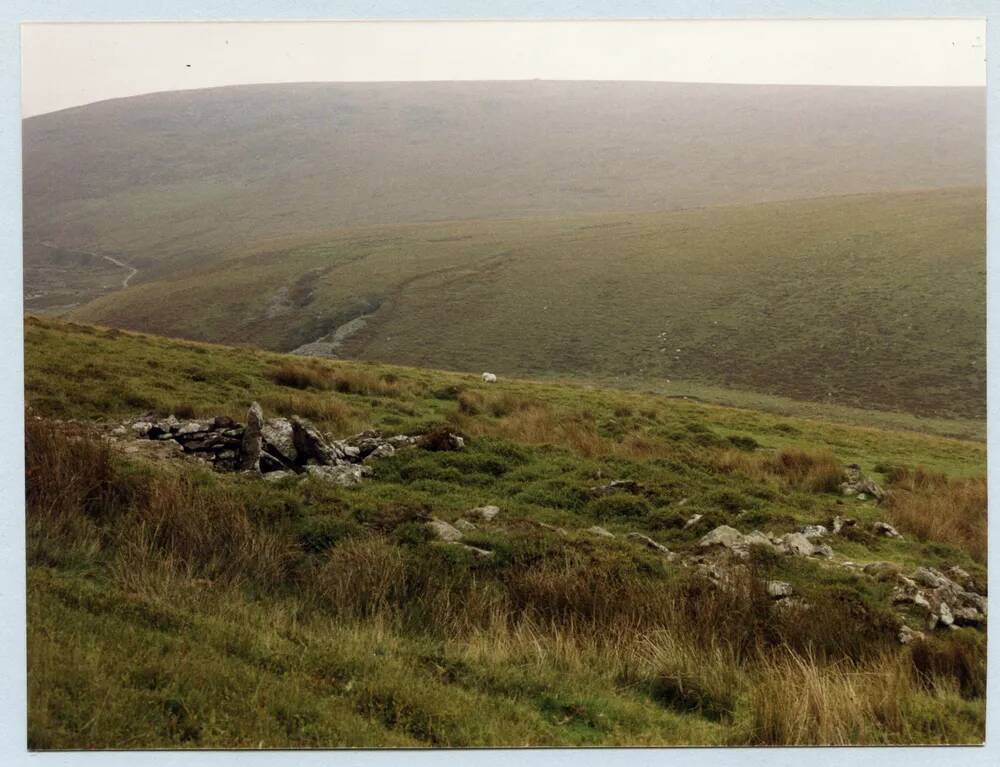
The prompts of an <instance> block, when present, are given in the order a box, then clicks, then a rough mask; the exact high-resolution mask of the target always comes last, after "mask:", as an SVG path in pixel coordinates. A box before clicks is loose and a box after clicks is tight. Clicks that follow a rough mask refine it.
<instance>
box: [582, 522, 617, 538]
mask: <svg viewBox="0 0 1000 767" xmlns="http://www.w3.org/2000/svg"><path fill="white" fill-rule="evenodd" d="M587 532H588V533H593V534H594V535H599V536H600V537H602V538H614V537H615V534H614V533H612V532H609V531H608V530H605V529H604V528H603V527H601V526H600V525H594V526H593V527H588V528H587Z"/></svg>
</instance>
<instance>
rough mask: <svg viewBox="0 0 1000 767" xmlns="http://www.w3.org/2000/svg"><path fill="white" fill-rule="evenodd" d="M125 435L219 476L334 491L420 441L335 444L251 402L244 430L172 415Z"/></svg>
mask: <svg viewBox="0 0 1000 767" xmlns="http://www.w3.org/2000/svg"><path fill="white" fill-rule="evenodd" d="M128 429H131V431H132V433H133V434H134V435H135V436H136V437H138V438H145V439H149V440H156V441H159V442H168V443H175V444H176V445H177V446H179V452H182V453H184V454H186V455H188V456H190V457H192V458H196V459H199V460H202V461H204V462H206V463H209V464H211V465H212V466H213V467H214V468H216V469H218V470H220V471H249V472H254V473H260V474H262V475H263V477H264V479H267V480H277V479H281V478H284V477H289V476H294V475H312V476H315V477H317V478H319V479H323V480H327V481H330V482H334V483H336V484H339V485H353V484H356V483H358V482H360V481H361V479H362V478H363V477H365V476H368V475H370V474H371V472H372V468H371V463H372V462H373V461H375V460H377V459H379V458H386V457H388V456H391V455H393V454H394V453H395V452H396V451H397V450H399V449H402V448H406V447H412V446H415V445H420V444H422V441H423V440H424V439H425V437H419V436H408V435H405V434H398V435H395V436H391V437H385V436H383V435H382V434H381V432H378V431H365V432H362V433H360V434H355V435H354V436H353V437H348V438H347V439H343V440H335V439H331V438H329V437H328V436H327V435H325V434H324V433H323V432H321V431H320V430H319V429H317V428H316V427H315V426H314V425H313V424H311V423H310V422H309V421H307V420H306V419H305V418H300V417H299V416H292V417H291V418H266V419H265V418H264V413H263V410H262V409H261V407H260V405H258V404H257V403H256V402H254V403H253V404H252V405H251V406H250V409H249V410H248V411H247V422H246V424H240V423H236V422H235V421H233V420H232V419H231V418H228V417H226V416H216V417H215V418H210V419H205V420H180V419H178V418H176V417H175V416H173V415H171V416H169V417H167V418H157V417H156V416H153V415H148V416H143V417H142V418H140V419H138V420H136V421H133V422H130V423H128V424H126V425H125V426H124V428H123V429H122V431H127V430H128ZM447 437H448V439H447V440H446V442H447V445H448V447H449V449H455V450H458V449H461V448H462V447H463V446H464V442H463V440H462V438H461V437H460V436H458V435H457V434H448V435H447ZM439 443H440V438H439V439H438V441H437V442H436V443H435V445H434V449H441V448H440V444H439ZM175 449H176V448H175Z"/></svg>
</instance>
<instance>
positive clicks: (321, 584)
mask: <svg viewBox="0 0 1000 767" xmlns="http://www.w3.org/2000/svg"><path fill="white" fill-rule="evenodd" d="M308 588H309V591H310V593H311V594H313V595H314V596H315V597H316V598H317V600H318V601H319V602H320V604H322V605H324V606H326V607H327V608H329V609H331V610H333V611H334V612H335V613H336V614H338V615H343V616H347V617H352V618H365V617H373V616H376V615H383V616H384V615H390V614H392V613H394V610H393V607H394V606H397V605H399V604H401V603H402V602H403V600H404V599H405V596H406V593H405V592H406V568H405V563H404V561H403V555H402V552H401V551H400V549H399V547H397V546H392V545H390V544H389V543H388V542H387V541H386V540H385V539H384V538H382V537H381V536H371V537H368V538H357V539H349V540H347V541H344V542H343V543H341V544H340V545H339V546H337V547H335V548H334V549H333V550H332V551H331V552H330V554H329V556H328V557H327V559H326V561H325V562H324V563H323V564H322V565H321V566H320V567H319V568H318V570H317V571H316V572H315V573H314V574H313V575H312V576H311V577H310V579H309V587H308Z"/></svg>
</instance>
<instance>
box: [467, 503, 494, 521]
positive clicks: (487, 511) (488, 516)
mask: <svg viewBox="0 0 1000 767" xmlns="http://www.w3.org/2000/svg"><path fill="white" fill-rule="evenodd" d="M466 513H467V514H469V515H470V516H473V517H478V518H479V519H481V520H483V522H492V521H493V520H494V519H496V517H497V515H498V514H499V513H500V507H499V506H477V507H476V508H474V509H469V511H468V512H466Z"/></svg>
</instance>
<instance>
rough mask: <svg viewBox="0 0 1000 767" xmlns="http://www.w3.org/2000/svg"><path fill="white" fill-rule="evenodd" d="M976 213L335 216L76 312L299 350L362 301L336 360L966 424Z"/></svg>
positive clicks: (978, 272)
mask: <svg viewBox="0 0 1000 767" xmlns="http://www.w3.org/2000/svg"><path fill="white" fill-rule="evenodd" d="M984 226H985V213H984V197H983V191H982V189H979V188H970V189H950V190H939V191H930V192H912V193H894V194H879V195H855V196H846V197H831V198H822V199H812V200H799V201H795V202H785V203H767V204H758V205H749V206H740V207H729V208H708V209H696V210H688V211H679V212H670V213H654V214H629V215H600V216H590V217H580V218H561V219H549V220H546V219H533V220H517V221H469V222H457V223H442V224H427V225H420V226H399V227H384V228H380V229H369V230H359V229H356V230H344V231H342V232H341V233H338V234H333V235H331V236H330V238H329V239H328V240H326V241H322V242H313V243H310V244H306V245H298V246H288V247H283V248H277V246H274V247H272V248H270V249H264V250H263V251H261V252H257V253H255V254H252V255H234V256H232V257H230V258H227V259H223V260H222V261H210V262H209V263H208V264H207V265H206V266H203V267H201V268H194V269H186V270H185V271H183V272H180V273H176V274H172V275H168V276H165V277H163V278H162V279H153V278H151V279H150V281H149V282H147V283H146V284H139V285H136V286H135V287H134V288H130V289H129V290H126V291H122V292H116V293H113V294H111V295H108V296H105V297H103V298H100V299H98V300H96V301H94V302H92V303H90V304H88V305H86V306H84V307H82V308H80V309H77V310H75V311H73V312H72V315H71V316H72V317H74V318H78V319H81V320H84V321H90V322H98V323H101V324H108V325H114V326H119V327H126V328H132V329H136V330H141V331H147V332H153V333H158V334H163V335H172V336H180V337H186V338H191V339H195V340H203V341H215V342H222V343H237V344H239V343H245V342H251V343H253V344H255V345H258V346H263V347H265V348H270V349H275V350H291V349H294V348H296V347H297V346H299V345H301V344H305V343H307V342H311V341H314V340H316V339H318V338H320V337H322V336H324V335H325V334H327V333H329V332H331V331H333V329H334V328H336V327H337V326H339V325H340V324H342V323H344V322H347V321H348V320H350V319H352V318H353V317H357V316H359V315H371V317H370V322H369V325H368V327H367V328H366V329H365V330H363V331H362V332H360V333H359V334H357V335H355V336H352V337H351V338H350V339H348V341H347V342H346V343H345V345H344V346H343V347H342V349H341V353H342V355H344V356H348V357H357V358H362V359H369V360H378V361H382V362H393V363H399V364H404V365H413V366H420V367H434V368H443V369H452V370H464V371H469V372H480V371H483V370H490V371H493V372H496V373H498V374H499V375H500V376H501V377H504V378H507V377H512V376H532V377H539V376H553V375H554V376H560V377H577V378H581V377H583V378H589V379H591V380H596V381H600V382H603V383H606V384H607V383H610V384H613V385H617V386H640V387H647V388H654V389H656V390H657V391H662V392H664V393H672V394H677V395H679V396H683V395H689V394H694V395H695V396H705V397H707V398H710V399H714V400H717V401H722V402H727V403H733V402H734V400H735V399H736V398H737V396H738V395H736V394H733V392H739V391H744V392H755V393H757V395H761V396H758V398H757V400H756V402H754V404H760V403H762V402H764V403H766V402H767V401H769V400H770V401H774V399H773V398H781V400H788V399H791V400H796V401H804V402H810V403H818V404H820V405H824V406H839V407H842V408H854V409H857V408H861V409H865V410H877V411H886V412H890V413H904V414H910V418H911V419H912V420H920V421H925V420H930V421H933V420H935V419H938V420H940V419H963V420H964V422H965V423H964V424H962V425H961V426H960V427H959V428H960V433H962V434H970V433H974V432H975V431H976V428H977V427H976V426H975V424H974V421H976V420H981V419H982V417H983V415H984V414H985V381H986V367H985V327H986V323H985V290H984V285H985V282H984V280H985V277H984V275H985V233H984V232H985V230H984ZM942 274H947V275H948V278H947V280H944V279H942V278H941V275H942ZM699 392H700V395H699ZM766 395H770V397H768V396H766ZM872 417H873V418H881V417H880V416H872ZM889 418H892V416H891V415H890V416H889ZM881 422H882V423H884V422H885V419H884V418H883V419H882V421H881ZM899 422H900V419H897V423H899Z"/></svg>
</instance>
